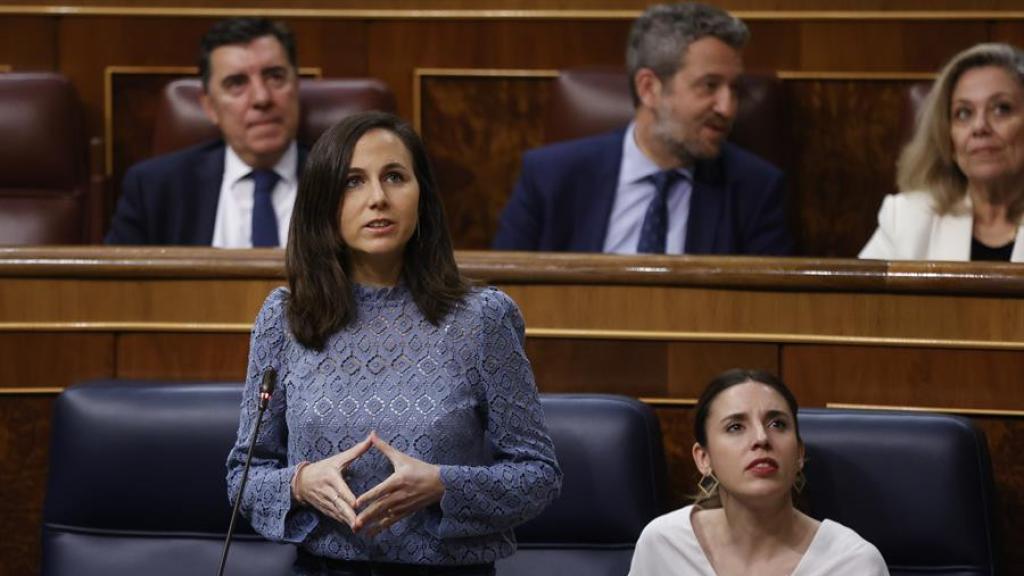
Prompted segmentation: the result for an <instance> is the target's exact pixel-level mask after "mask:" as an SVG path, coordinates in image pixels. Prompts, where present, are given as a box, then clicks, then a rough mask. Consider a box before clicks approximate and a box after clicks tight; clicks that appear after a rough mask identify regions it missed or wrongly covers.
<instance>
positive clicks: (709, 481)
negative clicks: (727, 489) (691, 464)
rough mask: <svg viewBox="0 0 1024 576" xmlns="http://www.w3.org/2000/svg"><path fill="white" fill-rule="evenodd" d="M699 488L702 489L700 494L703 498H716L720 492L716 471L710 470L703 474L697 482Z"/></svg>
mask: <svg viewBox="0 0 1024 576" xmlns="http://www.w3.org/2000/svg"><path fill="white" fill-rule="evenodd" d="M697 488H699V489H700V495H701V497H702V498H703V499H705V500H707V499H708V498H714V497H715V495H717V494H718V477H716V476H715V473H714V472H708V473H707V474H705V475H703V476H701V479H700V481H699V482H697Z"/></svg>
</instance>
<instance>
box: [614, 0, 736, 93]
mask: <svg viewBox="0 0 1024 576" xmlns="http://www.w3.org/2000/svg"><path fill="white" fill-rule="evenodd" d="M708 36H711V37H713V38H718V39H719V40H721V41H722V42H724V43H726V44H728V45H729V46H732V47H733V48H735V49H736V50H740V49H742V48H743V47H744V46H745V45H746V44H747V40H748V39H749V38H750V31H749V30H747V25H746V24H744V23H743V21H742V20H740V19H739V18H736V17H735V16H733V15H732V14H729V13H728V12H726V11H725V10H722V9H721V8H716V7H714V6H706V5H704V4H697V3H683V4H656V5H654V6H651V7H649V8H648V9H647V10H645V11H644V13H643V14H641V15H640V17H639V18H637V19H636V21H635V22H633V28H632V29H631V30H630V31H629V43H628V44H627V45H626V69H627V71H628V72H629V90H630V93H631V94H632V95H633V104H634V105H639V103H640V98H639V96H638V94H637V93H636V85H635V83H634V79H635V78H636V73H637V72H638V71H639V70H640V69H641V68H650V69H651V70H653V71H654V73H655V74H656V75H657V76H658V78H659V79H661V81H662V82H666V81H668V79H669V78H671V77H672V76H673V75H675V73H676V72H677V71H678V70H679V66H680V64H681V62H682V56H683V55H684V54H686V50H687V49H688V48H689V47H690V44H693V43H694V42H696V41H697V40H700V39H701V38H706V37H708Z"/></svg>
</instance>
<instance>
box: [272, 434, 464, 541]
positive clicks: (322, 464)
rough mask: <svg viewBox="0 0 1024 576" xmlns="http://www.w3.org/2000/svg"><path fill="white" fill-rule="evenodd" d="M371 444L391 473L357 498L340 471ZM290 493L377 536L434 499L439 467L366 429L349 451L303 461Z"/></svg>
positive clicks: (440, 491)
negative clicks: (362, 436)
mask: <svg viewBox="0 0 1024 576" xmlns="http://www.w3.org/2000/svg"><path fill="white" fill-rule="evenodd" d="M370 448H376V449H377V450H380V452H381V453H382V454H384V456H385V457H386V458H387V459H388V460H389V461H390V462H391V465H392V467H394V472H393V473H392V474H391V475H390V476H388V477H387V478H386V479H384V481H383V482H381V483H380V484H378V485H376V486H374V487H373V488H371V489H370V490H367V491H366V492H364V493H363V494H361V495H360V496H358V497H357V496H356V495H355V494H353V493H352V490H350V489H349V487H348V483H347V482H346V481H345V478H344V473H345V470H346V469H347V468H348V467H349V466H350V465H351V464H352V462H355V461H356V460H357V459H358V458H359V457H360V456H362V455H363V454H366V452H367V451H369V450H370ZM292 494H293V496H294V497H295V499H296V500H298V501H299V502H300V503H302V504H307V505H309V506H312V507H314V508H316V509H317V510H319V511H320V512H322V513H324V514H325V515H327V516H329V517H331V518H334V519H335V520H337V521H339V522H344V523H345V524H347V525H348V526H349V527H350V528H351V529H352V531H353V532H359V531H360V530H363V529H366V533H367V534H369V535H370V536H376V535H377V534H379V533H380V532H381V531H382V530H384V529H385V528H387V527H388V526H391V525H392V524H394V523H395V522H398V521H399V520H401V519H402V518H404V517H406V516H408V515H410V514H412V513H414V512H416V511H417V510H420V509H422V508H426V507H427V506H430V505H431V504H434V503H436V502H439V501H440V500H441V497H442V496H443V495H444V484H443V483H442V482H441V467H440V466H437V465H434V464H428V463H426V462H424V461H422V460H417V459H416V458H413V457H412V456H409V455H408V454H404V453H403V452H401V451H399V450H397V449H395V448H394V447H392V446H391V445H390V444H388V443H387V442H385V441H384V440H381V438H380V437H379V436H377V433H376V432H371V433H370V435H369V436H367V437H366V439H365V440H363V441H361V442H359V443H358V444H356V445H355V446H352V447H351V448H349V449H348V450H345V451H344V452H340V453H338V454H335V455H334V456H331V457H329V458H324V459H323V460H320V461H319V462H312V463H310V464H307V465H305V466H303V467H302V468H301V469H300V470H299V471H298V472H297V473H296V475H295V479H294V482H293V484H292Z"/></svg>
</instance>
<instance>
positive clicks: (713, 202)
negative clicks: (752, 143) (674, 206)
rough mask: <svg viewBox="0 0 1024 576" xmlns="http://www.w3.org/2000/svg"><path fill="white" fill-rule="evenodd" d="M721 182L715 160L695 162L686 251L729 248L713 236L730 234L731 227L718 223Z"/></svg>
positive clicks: (712, 251)
mask: <svg viewBox="0 0 1024 576" xmlns="http://www.w3.org/2000/svg"><path fill="white" fill-rule="evenodd" d="M722 182H723V178H722V168H721V165H720V163H719V162H717V161H713V160H712V161H700V162H697V164H696V166H695V167H694V170H693V192H692V193H691V195H690V216H689V218H688V219H687V221H686V247H685V252H686V253H687V254H717V253H721V252H728V251H729V250H731V249H732V247H731V246H722V245H720V244H721V242H720V239H719V238H718V237H717V236H718V235H719V234H724V235H726V237H727V236H728V235H729V234H731V233H732V230H731V228H732V227H731V226H728V225H727V223H724V222H720V220H721V218H722V210H723V207H724V204H725V201H726V194H725V191H724V190H722V186H723V184H722Z"/></svg>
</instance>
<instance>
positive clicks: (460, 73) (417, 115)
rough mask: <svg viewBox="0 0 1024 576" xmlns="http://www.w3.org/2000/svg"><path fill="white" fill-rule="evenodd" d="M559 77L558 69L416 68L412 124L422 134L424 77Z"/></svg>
mask: <svg viewBox="0 0 1024 576" xmlns="http://www.w3.org/2000/svg"><path fill="white" fill-rule="evenodd" d="M427 77H429V78H534V79H539V78H558V70H548V69H537V70H531V69H524V68H508V69H503V68H414V69H413V71H412V125H413V128H415V129H416V132H417V133H420V134H421V135H422V128H423V116H422V114H423V86H422V84H423V79H424V78H427Z"/></svg>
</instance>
